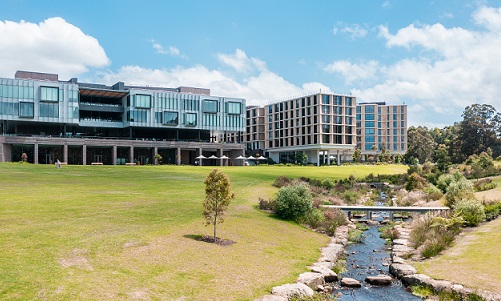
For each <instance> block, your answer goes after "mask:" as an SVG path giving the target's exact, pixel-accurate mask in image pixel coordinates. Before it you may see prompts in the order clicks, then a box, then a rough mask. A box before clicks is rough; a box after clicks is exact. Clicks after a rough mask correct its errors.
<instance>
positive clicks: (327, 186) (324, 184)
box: [321, 179, 336, 190]
mask: <svg viewBox="0 0 501 301" xmlns="http://www.w3.org/2000/svg"><path fill="white" fill-rule="evenodd" d="M321 184H322V187H323V188H325V189H327V190H331V189H332V188H334V186H336V182H335V181H332V180H330V179H323V180H322V182H321Z"/></svg>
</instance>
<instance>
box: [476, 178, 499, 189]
mask: <svg viewBox="0 0 501 301" xmlns="http://www.w3.org/2000/svg"><path fill="white" fill-rule="evenodd" d="M496 186H497V184H496V183H493V182H492V179H491V178H484V179H480V180H478V181H476V182H475V183H474V184H473V189H474V190H475V191H485V190H491V189H494V188H496Z"/></svg>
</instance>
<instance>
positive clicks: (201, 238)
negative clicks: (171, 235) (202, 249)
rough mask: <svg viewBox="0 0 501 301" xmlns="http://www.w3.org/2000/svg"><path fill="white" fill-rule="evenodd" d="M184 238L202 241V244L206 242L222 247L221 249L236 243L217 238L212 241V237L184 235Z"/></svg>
mask: <svg viewBox="0 0 501 301" xmlns="http://www.w3.org/2000/svg"><path fill="white" fill-rule="evenodd" d="M184 237H186V238H191V239H194V240H197V241H203V242H207V243H211V244H216V245H219V246H223V247H227V246H231V245H233V244H236V243H237V242H236V241H233V240H230V239H222V238H219V237H216V239H215V240H214V236H209V235H193V234H188V235H184Z"/></svg>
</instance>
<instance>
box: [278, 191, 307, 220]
mask: <svg viewBox="0 0 501 301" xmlns="http://www.w3.org/2000/svg"><path fill="white" fill-rule="evenodd" d="M311 199H312V197H311V194H310V192H309V190H308V186H306V184H297V185H289V186H285V187H282V188H280V189H279V190H278V192H277V197H276V199H275V201H276V210H275V213H276V214H277V215H278V216H280V217H282V218H284V219H286V220H293V221H296V222H300V221H302V220H304V218H305V217H306V214H308V213H309V212H310V211H311V210H312V202H311Z"/></svg>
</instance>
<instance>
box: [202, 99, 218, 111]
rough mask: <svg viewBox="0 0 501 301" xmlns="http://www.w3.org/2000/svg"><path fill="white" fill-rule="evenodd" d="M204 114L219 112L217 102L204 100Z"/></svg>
mask: <svg viewBox="0 0 501 301" xmlns="http://www.w3.org/2000/svg"><path fill="white" fill-rule="evenodd" d="M204 112H206V113H217V112H219V106H218V102H217V100H210V99H204Z"/></svg>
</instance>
